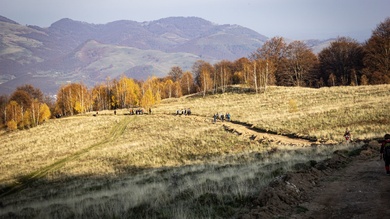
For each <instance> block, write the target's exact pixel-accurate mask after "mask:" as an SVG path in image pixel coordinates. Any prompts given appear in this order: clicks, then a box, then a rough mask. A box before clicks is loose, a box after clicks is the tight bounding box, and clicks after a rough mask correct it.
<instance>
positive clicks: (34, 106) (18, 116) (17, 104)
mask: <svg viewBox="0 0 390 219" xmlns="http://www.w3.org/2000/svg"><path fill="white" fill-rule="evenodd" d="M46 102H49V101H47V100H45V98H44V95H43V93H42V92H41V91H40V90H39V89H37V88H34V87H33V86H31V85H25V86H21V87H18V88H17V89H16V91H15V92H14V93H13V94H12V95H11V96H10V98H9V99H7V98H6V97H5V96H1V97H0V107H1V108H0V109H1V112H0V115H1V122H2V123H1V124H0V125H6V126H7V127H8V129H10V130H15V129H17V128H30V127H34V126H37V125H39V124H41V123H43V122H44V121H46V120H48V119H49V118H50V117H51V111H50V108H49V106H48V105H47V104H46Z"/></svg>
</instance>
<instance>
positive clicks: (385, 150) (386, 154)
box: [380, 134, 390, 175]
mask: <svg viewBox="0 0 390 219" xmlns="http://www.w3.org/2000/svg"><path fill="white" fill-rule="evenodd" d="M384 138H385V140H384V141H383V142H382V145H381V150H380V152H381V156H380V159H382V158H383V160H384V161H385V169H386V174H387V175H390V168H389V165H390V134H386V135H385V136H384Z"/></svg>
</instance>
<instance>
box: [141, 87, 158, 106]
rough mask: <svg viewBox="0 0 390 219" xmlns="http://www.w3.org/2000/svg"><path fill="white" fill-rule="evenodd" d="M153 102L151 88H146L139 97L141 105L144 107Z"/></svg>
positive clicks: (151, 104)
mask: <svg viewBox="0 0 390 219" xmlns="http://www.w3.org/2000/svg"><path fill="white" fill-rule="evenodd" d="M154 104H155V99H154V96H153V92H152V89H151V88H148V89H147V90H146V92H145V93H144V95H143V96H142V99H141V106H142V107H143V108H145V109H148V108H150V107H151V106H153V105H154Z"/></svg>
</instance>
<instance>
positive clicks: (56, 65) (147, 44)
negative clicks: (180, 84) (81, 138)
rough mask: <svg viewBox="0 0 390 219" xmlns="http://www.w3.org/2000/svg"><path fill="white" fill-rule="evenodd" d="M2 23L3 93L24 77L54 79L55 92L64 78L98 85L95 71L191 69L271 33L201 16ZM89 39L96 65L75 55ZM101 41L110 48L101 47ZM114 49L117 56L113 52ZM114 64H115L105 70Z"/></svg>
mask: <svg viewBox="0 0 390 219" xmlns="http://www.w3.org/2000/svg"><path fill="white" fill-rule="evenodd" d="M0 28H1V32H0V38H1V41H0V64H1V68H0V83H1V84H0V93H2V94H3V93H10V92H12V91H13V90H14V89H15V88H16V86H18V85H19V86H20V85H23V84H25V83H31V84H33V85H34V86H38V85H45V84H51V85H52V86H42V87H40V88H41V89H42V90H43V91H44V92H46V93H56V92H57V89H58V86H59V85H60V84H62V83H63V82H64V81H76V82H78V81H80V80H82V81H83V82H84V83H86V84H89V85H94V84H95V83H96V80H95V81H94V80H90V74H91V73H93V74H98V75H101V77H102V78H107V77H110V78H115V77H116V76H118V75H120V74H122V73H128V74H129V75H131V76H134V78H135V79H146V78H147V77H148V76H151V75H156V76H165V75H166V74H167V73H168V72H169V70H170V68H171V67H173V66H180V67H181V68H182V69H183V70H190V68H191V66H192V64H193V63H194V61H196V60H199V59H202V60H205V61H208V62H211V63H214V62H216V61H218V60H222V59H228V60H234V59H236V58H241V57H245V56H247V55H248V54H250V53H251V52H253V51H254V50H255V49H256V48H258V47H260V46H261V45H262V44H263V43H264V41H265V40H266V39H267V38H266V37H264V36H262V35H261V34H258V33H256V32H255V31H252V30H250V29H248V28H245V27H241V26H238V25H217V24H213V23H211V22H209V21H206V20H204V19H201V18H196V17H171V18H165V19H160V20H156V21H151V22H135V21H125V20H122V21H115V22H111V23H107V24H89V23H85V22H80V21H74V20H71V19H68V18H64V19H61V20H59V21H57V22H55V23H53V24H52V25H51V26H50V27H48V28H41V27H37V26H23V25H19V24H17V23H16V22H14V21H12V20H10V19H8V18H4V17H1V19H0ZM91 41H95V43H90V42H91ZM86 45H87V46H88V47H89V48H90V50H93V51H94V61H93V62H94V64H93V65H92V63H85V62H84V61H81V60H78V58H77V57H75V56H74V55H75V54H79V53H83V51H84V50H85V46H86ZM101 45H106V46H105V48H106V49H104V50H102V49H101ZM93 46H96V48H92V47H93ZM108 50H109V51H110V52H108ZM125 50H127V52H124V51H125ZM119 54H120V55H119ZM151 54H153V55H151ZM109 55H113V56H112V57H111V58H108V56H109ZM143 56H144V58H139V57H143ZM179 57H180V58H179ZM171 58H172V59H171ZM150 59H153V61H151V60H150ZM119 63H122V64H119ZM129 63H131V64H129ZM118 65H122V67H119V66H118ZM109 66H115V67H114V68H111V70H108V71H101V69H107V68H108V67H109ZM43 75H44V77H43ZM37 78H39V79H37Z"/></svg>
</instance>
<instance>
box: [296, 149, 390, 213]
mask: <svg viewBox="0 0 390 219" xmlns="http://www.w3.org/2000/svg"><path fill="white" fill-rule="evenodd" d="M389 181H390V176H388V175H386V174H385V171H384V163H383V161H379V156H374V157H373V158H370V159H368V160H364V159H355V160H353V161H352V162H351V163H349V165H348V166H347V167H346V168H345V169H342V170H340V171H337V172H335V173H334V174H332V175H330V176H329V177H326V178H325V179H323V181H322V182H321V183H320V186H319V187H318V188H316V189H315V190H313V191H312V192H311V193H309V197H310V200H309V202H306V203H304V204H302V206H304V207H306V208H307V209H308V211H307V212H306V213H304V214H299V215H295V216H294V217H293V218H317V219H322V218H323V219H329V218H372V219H373V218H389V217H390V207H389V206H390V183H389Z"/></svg>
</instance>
